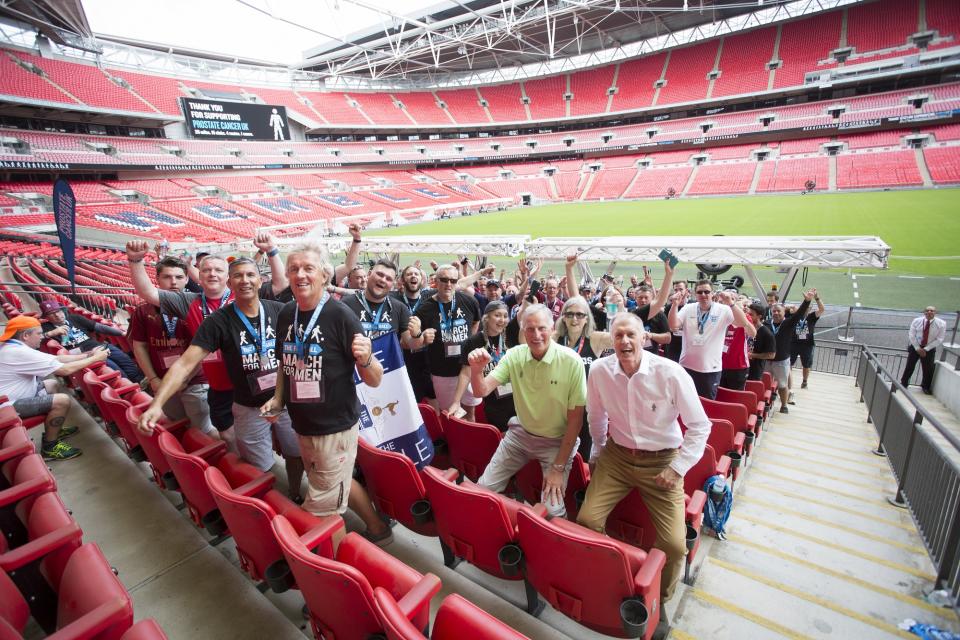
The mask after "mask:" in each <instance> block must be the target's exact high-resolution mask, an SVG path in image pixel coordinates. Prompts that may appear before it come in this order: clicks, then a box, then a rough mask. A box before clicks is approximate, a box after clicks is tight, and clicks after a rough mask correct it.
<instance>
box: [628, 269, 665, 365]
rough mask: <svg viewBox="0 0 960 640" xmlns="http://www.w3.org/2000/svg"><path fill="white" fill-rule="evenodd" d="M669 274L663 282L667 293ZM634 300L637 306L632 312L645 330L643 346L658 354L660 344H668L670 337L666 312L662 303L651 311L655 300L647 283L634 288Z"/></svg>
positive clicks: (646, 349)
mask: <svg viewBox="0 0 960 640" xmlns="http://www.w3.org/2000/svg"><path fill="white" fill-rule="evenodd" d="M668 266H669V265H668ZM671 275H672V273H668V274H667V277H666V278H665V279H664V282H666V283H668V284H667V288H666V291H667V294H668V295H669V292H670V286H669V280H670V278H671ZM636 300H637V307H636V308H635V309H634V310H633V313H635V314H636V315H637V316H638V317H639V318H640V320H641V322H643V329H644V331H646V338H645V339H644V342H643V348H644V350H645V351H649V352H650V353H656V354H658V355H659V352H660V345H662V344H670V338H671V337H672V336H671V334H670V324H669V323H668V322H667V314H665V313H664V312H663V311H662V309H663V304H660V305H659V308H660V309H661V310H660V311H657V312H656V313H651V311H652V310H653V309H654V308H655V307H654V306H653V305H652V304H651V303H653V302H655V301H654V300H653V287H651V286H650V285H647V284H642V285H640V286H639V287H637V288H636Z"/></svg>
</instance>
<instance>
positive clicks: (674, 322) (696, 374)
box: [669, 280, 757, 400]
mask: <svg viewBox="0 0 960 640" xmlns="http://www.w3.org/2000/svg"><path fill="white" fill-rule="evenodd" d="M693 291H694V293H695V294H696V297H697V301H696V304H689V305H686V306H685V307H683V308H682V309H680V310H679V311H678V310H677V307H678V306H679V304H680V303H681V299H680V296H681V295H683V294H679V293H677V294H674V297H673V300H674V304H673V306H671V307H670V315H669V322H670V330H671V331H681V332H682V334H683V351H682V352H681V353H680V365H681V366H682V367H683V368H684V369H686V370H687V373H689V374H690V377H691V378H693V383H694V385H695V386H696V387H697V393H698V394H699V395H700V396H702V397H704V398H710V399H711V400H713V399H715V398H716V397H717V387H719V386H720V375H721V373H722V371H723V344H724V338H725V337H726V334H727V326H728V325H730V324H733V325H736V326H738V327H743V330H744V333H745V334H746V335H747V336H748V337H751V338H752V337H753V336H755V335H756V333H757V328H756V327H754V326H753V325H752V324H751V323H750V321H749V320H747V317H746V316H745V315H744V313H743V309H741V308H740V307H739V306H737V305H736V304H735V303H736V297H735V296H733V295H732V294H731V293H730V292H728V291H721V292H720V293H719V294H718V299H717V302H714V301H713V285H712V284H711V282H710V281H709V280H700V281H699V282H697V286H696V287H694V290H693Z"/></svg>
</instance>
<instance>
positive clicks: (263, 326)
mask: <svg viewBox="0 0 960 640" xmlns="http://www.w3.org/2000/svg"><path fill="white" fill-rule="evenodd" d="M233 310H234V312H235V313H236V314H237V317H238V318H240V322H242V323H243V326H245V327H246V328H247V331H249V332H250V335H251V336H253V343H254V344H255V345H256V347H257V353H259V354H260V355H261V356H265V355H267V349H266V348H265V346H264V345H266V343H267V342H266V340H264V339H263V336H265V335H267V314H265V313H264V312H263V303H262V302H261V303H260V332H259V333H257V330H256V329H254V328H253V325H252V324H250V319H249V318H247V316H246V314H244V313H243V312H242V311H240V308H239V307H238V306H237V304H236V303H234V304H233Z"/></svg>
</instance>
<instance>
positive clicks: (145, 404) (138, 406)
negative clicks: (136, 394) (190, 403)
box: [132, 400, 188, 422]
mask: <svg viewBox="0 0 960 640" xmlns="http://www.w3.org/2000/svg"><path fill="white" fill-rule="evenodd" d="M151 404H153V400H144V401H143V402H140V403H137V404H135V405H132V406H133V408H134V409H136V410H137V411H139V412H140V413H143V412H144V411H146V410H147V409H149V408H150V405H151ZM183 420H188V418H184V419H183ZM183 420H181V422H183Z"/></svg>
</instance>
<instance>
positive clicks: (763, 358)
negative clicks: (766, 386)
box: [747, 302, 777, 380]
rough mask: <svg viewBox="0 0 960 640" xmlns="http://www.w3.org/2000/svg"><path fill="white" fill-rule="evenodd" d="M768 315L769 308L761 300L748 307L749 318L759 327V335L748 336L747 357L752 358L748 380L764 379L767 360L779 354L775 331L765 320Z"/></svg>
mask: <svg viewBox="0 0 960 640" xmlns="http://www.w3.org/2000/svg"><path fill="white" fill-rule="evenodd" d="M766 317H767V308H766V307H764V306H763V305H762V304H760V303H759V302H754V303H753V304H751V305H750V306H749V307H748V308H747V318H748V319H749V320H750V322H752V323H753V326H755V327H756V328H757V335H755V336H754V337H752V338H750V337H748V338H747V345H749V351H748V353H747V357H748V358H749V360H750V371H749V373H747V379H748V380H762V379H763V372H764V369H766V365H767V361H770V360H773V359H774V358H775V357H776V355H777V341H776V339H774V337H773V331H771V330H770V327H768V326H767V325H766V324H764V322H763V319H764V318H766Z"/></svg>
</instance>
